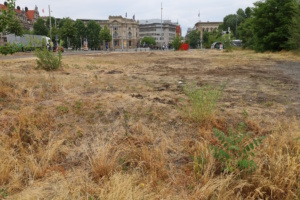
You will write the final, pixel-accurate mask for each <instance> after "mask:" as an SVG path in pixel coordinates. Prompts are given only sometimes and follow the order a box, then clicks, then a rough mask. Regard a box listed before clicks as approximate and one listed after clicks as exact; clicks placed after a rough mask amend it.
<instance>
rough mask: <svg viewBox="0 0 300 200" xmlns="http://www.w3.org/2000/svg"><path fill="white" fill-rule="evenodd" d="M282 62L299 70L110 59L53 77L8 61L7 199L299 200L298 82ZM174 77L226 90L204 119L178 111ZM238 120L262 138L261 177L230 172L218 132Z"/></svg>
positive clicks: (250, 63)
mask: <svg viewBox="0 0 300 200" xmlns="http://www.w3.org/2000/svg"><path fill="white" fill-rule="evenodd" d="M284 57H286V58H288V59H289V60H288V61H286V62H287V63H286V64H287V65H288V64H290V63H288V62H289V61H292V62H293V63H294V62H299V58H298V57H296V56H294V55H293V54H290V53H287V52H281V53H277V54H273V53H270V54H255V53H253V52H250V51H236V52H234V53H226V54H225V53H222V52H219V51H207V52H202V51H190V52H154V53H153V52H151V53H136V54H131V53H126V54H123V53H109V54H100V55H89V56H76V57H74V56H69V57H65V58H64V60H63V62H64V67H63V69H62V70H59V71H55V72H51V73H48V72H45V71H40V70H34V69H33V68H34V67H35V66H34V65H35V64H34V60H30V59H24V60H22V61H20V60H18V61H1V63H2V65H1V66H0V74H1V77H0V84H1V85H0V154H1V156H0V163H1V164H0V198H6V199H108V200H110V199H111V200H115V199H116V200H118V199H120V200H121V199H133V200H135V199H170V200H171V199H172V200H173V199H195V200H196V199H197V200H198V199H222V200H223V199H299V198H300V189H299V184H300V182H299V180H300V157H299V155H300V154H299V152H300V144H299V135H300V127H299V119H297V116H294V115H292V114H290V112H288V111H289V110H293V111H294V112H296V113H297V111H298V110H297V105H299V99H298V100H297V98H296V95H295V94H297V92H298V90H297V84H299V81H298V82H297V80H296V79H295V77H294V75H290V76H288V77H287V75H285V74H284V73H279V72H278V71H279V68H273V67H272V66H273V65H274V63H278V61H280V62H285V61H283V60H284V59H283V58H284ZM293 63H292V64H293ZM24 66H26V67H24ZM258 68H259V69H258ZM283 70H288V69H287V68H285V69H283ZM287 72H289V71H287ZM295 74H296V73H295ZM268 75H270V77H269V76H268ZM271 75H272V77H271ZM273 76H276V77H277V79H278V80H282V84H285V86H287V85H288V86H289V87H281V86H280V84H277V82H275V81H274V80H273V79H272V78H273ZM266 79H267V80H269V81H266ZM286 80H292V81H290V82H288V81H286ZM179 81H182V82H183V83H187V82H195V83H196V84H197V85H198V86H199V87H202V86H203V85H207V84H209V85H212V86H217V85H220V84H221V83H224V82H227V83H228V84H227V85H226V88H225V90H224V92H223V95H222V97H221V98H220V99H219V102H218V104H217V105H216V112H214V113H213V116H211V120H209V122H205V123H202V124H199V123H197V122H194V121H191V120H188V119H187V118H186V117H185V116H183V115H182V112H181V109H182V107H181V106H182V101H186V99H187V98H186V96H185V94H184V91H183V89H182V87H181V86H180V85H179V84H178V82H179ZM282 84H281V85H282ZM285 97H288V99H287V98H286V99H284V98H285ZM265 102H274V103H273V104H272V105H271V106H266V105H265V104H266V103H265ZM241 121H243V122H245V124H246V125H247V127H248V128H247V131H250V132H253V134H254V135H255V136H262V135H265V136H266V139H264V140H263V143H262V145H261V146H259V147H258V148H257V149H256V150H255V154H256V155H255V158H254V162H255V163H256V165H257V169H256V170H255V171H254V172H252V173H249V172H245V171H242V170H240V169H238V168H236V169H234V170H233V172H231V173H228V172H227V173H226V172H224V171H223V170H222V168H221V163H220V162H219V161H218V160H216V159H215V158H214V156H213V154H212V152H211V151H210V146H211V145H215V144H217V140H216V138H214V136H213V134H212V129H213V128H218V129H219V130H222V131H223V132H225V133H227V132H228V130H229V129H230V128H232V127H236V125H237V124H238V123H239V122H241Z"/></svg>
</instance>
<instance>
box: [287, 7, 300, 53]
mask: <svg viewBox="0 0 300 200" xmlns="http://www.w3.org/2000/svg"><path fill="white" fill-rule="evenodd" d="M298 13H300V2H299V3H298ZM289 32H290V37H289V39H288V43H289V45H290V47H291V48H292V49H297V50H300V15H299V14H298V15H296V16H294V18H293V20H292V26H290V28H289Z"/></svg>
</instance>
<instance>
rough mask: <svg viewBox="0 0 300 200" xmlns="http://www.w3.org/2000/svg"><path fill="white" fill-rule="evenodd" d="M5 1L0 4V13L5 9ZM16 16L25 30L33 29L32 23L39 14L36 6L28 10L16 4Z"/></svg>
mask: <svg viewBox="0 0 300 200" xmlns="http://www.w3.org/2000/svg"><path fill="white" fill-rule="evenodd" d="M7 9H8V8H7V3H6V2H4V4H0V14H1V13H2V12H3V10H7ZM15 12H16V17H17V19H19V21H20V22H21V24H22V26H23V29H26V30H31V31H32V30H33V24H34V23H35V22H36V21H37V19H38V18H39V16H40V14H39V11H38V7H37V6H35V9H34V10H28V7H25V9H22V10H21V8H20V6H17V8H16V9H15Z"/></svg>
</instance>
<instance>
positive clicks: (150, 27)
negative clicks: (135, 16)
mask: <svg viewBox="0 0 300 200" xmlns="http://www.w3.org/2000/svg"><path fill="white" fill-rule="evenodd" d="M139 24H140V39H142V38H143V37H153V38H154V39H155V41H156V43H157V45H158V46H162V45H168V44H170V43H171V41H172V40H173V39H174V38H175V37H176V26H177V23H174V22H171V20H163V21H162V22H161V20H160V19H150V20H140V21H139ZM177 30H178V28H177ZM178 31H179V30H178ZM180 32H181V31H180ZM178 33H179V32H178Z"/></svg>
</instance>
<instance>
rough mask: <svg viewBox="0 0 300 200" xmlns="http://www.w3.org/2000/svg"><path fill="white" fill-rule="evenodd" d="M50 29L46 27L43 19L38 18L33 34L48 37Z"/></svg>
mask: <svg viewBox="0 0 300 200" xmlns="http://www.w3.org/2000/svg"><path fill="white" fill-rule="evenodd" d="M48 31H49V29H48V28H47V27H46V23H45V21H44V20H43V19H42V18H38V19H37V21H36V22H35V23H34V24H33V32H34V34H35V35H47V34H48Z"/></svg>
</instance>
